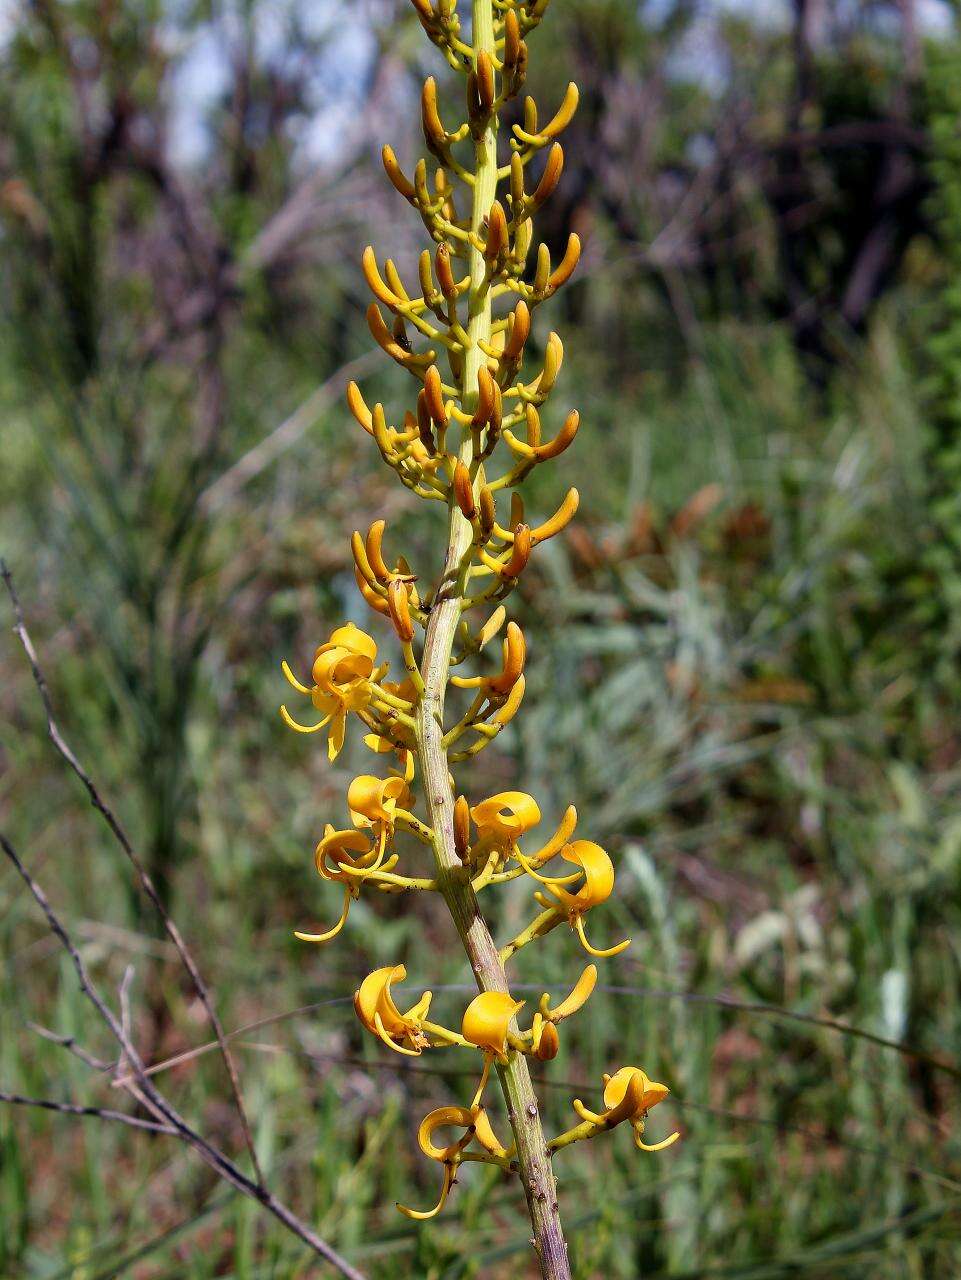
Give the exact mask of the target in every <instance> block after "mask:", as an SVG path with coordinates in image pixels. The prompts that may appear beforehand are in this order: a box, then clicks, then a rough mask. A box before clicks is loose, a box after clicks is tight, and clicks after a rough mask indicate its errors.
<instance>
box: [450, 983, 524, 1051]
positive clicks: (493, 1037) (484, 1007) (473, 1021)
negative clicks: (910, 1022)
mask: <svg viewBox="0 0 961 1280" xmlns="http://www.w3.org/2000/svg"><path fill="white" fill-rule="evenodd" d="M523 1007H524V1001H523V1000H515V999H514V997H513V996H510V995H508V994H507V992H505V991H482V992H481V993H480V995H479V996H475V997H474V999H473V1000H472V1001H471V1002H470V1004H469V1005H468V1006H467V1009H466V1011H465V1013H464V1022H463V1025H462V1027H461V1034H462V1035H463V1037H464V1039H465V1040H469V1041H470V1042H471V1044H476V1045H477V1047H478V1048H479V1049H490V1050H491V1051H492V1052H493V1053H496V1054H498V1055H500V1056H503V1054H504V1053H505V1051H506V1049H507V1029H508V1026H509V1024H510V1020H511V1018H513V1016H514V1014H515V1013H517V1011H518V1010H519V1009H522V1008H523Z"/></svg>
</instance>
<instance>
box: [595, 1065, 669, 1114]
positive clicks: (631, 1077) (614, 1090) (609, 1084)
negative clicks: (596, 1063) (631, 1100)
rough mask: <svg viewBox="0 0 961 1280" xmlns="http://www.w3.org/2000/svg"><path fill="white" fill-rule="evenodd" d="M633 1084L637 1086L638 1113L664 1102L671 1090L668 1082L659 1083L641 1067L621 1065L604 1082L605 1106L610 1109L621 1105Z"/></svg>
mask: <svg viewBox="0 0 961 1280" xmlns="http://www.w3.org/2000/svg"><path fill="white" fill-rule="evenodd" d="M632 1086H635V1087H636V1088H635V1093H636V1100H637V1113H642V1114H646V1113H647V1112H648V1111H650V1109H651V1107H656V1106H657V1104H658V1103H659V1102H663V1101H664V1099H665V1098H666V1097H667V1095H668V1094H669V1093H670V1092H671V1091H670V1089H669V1088H668V1087H667V1085H666V1084H658V1082H657V1081H656V1080H652V1079H651V1078H650V1077H649V1076H648V1075H647V1073H646V1072H644V1071H642V1070H641V1068H640V1067H621V1069H620V1070H619V1071H615V1072H614V1074H613V1075H612V1076H609V1077H608V1078H607V1079H606V1080H605V1082H604V1106H605V1107H607V1108H608V1110H611V1109H612V1108H614V1107H617V1106H619V1105H620V1104H621V1103H622V1102H623V1100H624V1098H625V1097H626V1095H627V1092H628V1090H629V1089H630V1088H632Z"/></svg>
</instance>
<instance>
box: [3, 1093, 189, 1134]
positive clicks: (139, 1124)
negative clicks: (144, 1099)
mask: <svg viewBox="0 0 961 1280" xmlns="http://www.w3.org/2000/svg"><path fill="white" fill-rule="evenodd" d="M0 1102H7V1103H9V1104H10V1105H11V1106H14V1107H39V1108H40V1109H41V1110H43V1111H57V1112H59V1113H60V1114H61V1115H65V1116H93V1117H94V1119H96V1120H116V1121H118V1122H119V1123H120V1124H126V1125H129V1126H130V1128H131V1129H147V1130H148V1131H149V1132H150V1133H165V1134H168V1135H170V1136H172V1137H177V1130H176V1129H175V1128H174V1127H173V1126H172V1125H169V1124H158V1123H157V1121H155V1120H142V1119H141V1118H140V1117H139V1116H128V1115H127V1114H126V1112H124V1111H111V1110H110V1109H109V1108H108V1107H81V1106H78V1105H77V1104H76V1103H73V1102H54V1101H53V1099H52V1098H25V1097H24V1096H23V1095H22V1094H20V1093H4V1092H3V1091H2V1090H0Z"/></svg>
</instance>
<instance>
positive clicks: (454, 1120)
mask: <svg viewBox="0 0 961 1280" xmlns="http://www.w3.org/2000/svg"><path fill="white" fill-rule="evenodd" d="M478 1114H481V1115H482V1114H483V1112H475V1111H474V1110H473V1109H472V1108H471V1107H457V1106H450V1107H437V1108H436V1109H435V1110H434V1111H430V1112H428V1114H427V1115H426V1116H424V1118H423V1120H422V1121H421V1122H420V1127H419V1128H418V1130H417V1145H418V1146H419V1147H420V1149H421V1151H423V1153H424V1155H425V1156H429V1157H430V1159H431V1160H450V1159H452V1158H453V1156H455V1155H456V1154H457V1153H458V1152H460V1151H461V1150H463V1148H464V1147H465V1146H466V1145H467V1144H468V1143H469V1142H470V1139H471V1137H472V1136H473V1135H472V1134H471V1135H468V1134H467V1133H465V1134H464V1135H463V1136H462V1137H460V1138H458V1139H457V1141H456V1142H451V1143H448V1144H447V1146H445V1147H438V1146H435V1145H434V1142H433V1137H434V1134H435V1133H436V1131H437V1130H438V1129H445V1128H449V1127H453V1128H457V1129H464V1130H470V1129H471V1127H472V1126H473V1124H474V1122H475V1117H476V1116H477V1115H478ZM465 1137H466V1138H467V1142H465V1141H464V1138H465ZM495 1141H496V1139H495Z"/></svg>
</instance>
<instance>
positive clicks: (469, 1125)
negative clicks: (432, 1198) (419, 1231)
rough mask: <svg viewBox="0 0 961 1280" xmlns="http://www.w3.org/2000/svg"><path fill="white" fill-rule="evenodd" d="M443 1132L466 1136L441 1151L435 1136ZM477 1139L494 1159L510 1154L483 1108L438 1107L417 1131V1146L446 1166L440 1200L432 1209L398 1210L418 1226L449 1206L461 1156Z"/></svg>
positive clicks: (401, 1206)
mask: <svg viewBox="0 0 961 1280" xmlns="http://www.w3.org/2000/svg"><path fill="white" fill-rule="evenodd" d="M443 1128H454V1129H463V1130H464V1133H463V1134H462V1136H461V1137H459V1138H457V1139H455V1140H454V1141H453V1142H449V1143H447V1144H446V1146H443V1147H438V1146H437V1145H436V1144H435V1142H434V1134H435V1133H436V1131H437V1130H438V1129H443ZM475 1139H476V1140H477V1141H478V1142H479V1143H480V1145H481V1146H482V1147H483V1148H484V1149H485V1150H486V1151H488V1152H490V1154H491V1155H493V1156H497V1157H506V1156H508V1155H509V1154H510V1153H509V1151H508V1149H507V1148H506V1147H504V1146H502V1145H501V1143H500V1142H499V1141H498V1139H497V1135H496V1134H495V1133H494V1130H493V1129H492V1127H491V1122H490V1120H489V1119H488V1116H487V1112H486V1111H485V1110H484V1109H483V1108H482V1107H479V1106H475V1107H438V1108H437V1109H436V1110H435V1111H431V1112H430V1113H429V1114H428V1115H426V1116H425V1117H424V1119H423V1120H422V1121H421V1124H420V1128H419V1129H418V1130H417V1145H418V1146H419V1147H420V1149H421V1151H423V1153H424V1155H425V1156H428V1157H429V1158H430V1159H431V1160H437V1161H439V1162H440V1163H441V1164H443V1166H444V1182H443V1185H442V1186H441V1192H440V1199H439V1200H438V1201H437V1204H436V1205H434V1207H433V1209H408V1208H407V1207H406V1206H405V1205H402V1204H398V1206H397V1208H398V1209H399V1210H400V1211H401V1213H403V1214H405V1215H406V1216H407V1217H408V1218H413V1219H414V1220H415V1221H417V1222H423V1221H425V1220H426V1219H428V1218H434V1217H436V1216H437V1214H438V1213H440V1211H441V1209H443V1207H444V1205H445V1204H446V1202H447V1197H448V1195H449V1193H450V1189H451V1187H452V1186H453V1185H454V1178H455V1175H456V1172H457V1166H458V1165H459V1164H460V1162H461V1158H462V1153H463V1152H464V1151H465V1149H466V1148H467V1147H469V1146H470V1144H471V1143H472V1142H473V1141H474V1140H475Z"/></svg>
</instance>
